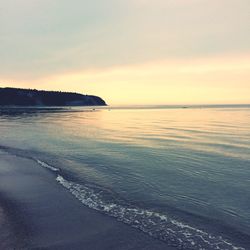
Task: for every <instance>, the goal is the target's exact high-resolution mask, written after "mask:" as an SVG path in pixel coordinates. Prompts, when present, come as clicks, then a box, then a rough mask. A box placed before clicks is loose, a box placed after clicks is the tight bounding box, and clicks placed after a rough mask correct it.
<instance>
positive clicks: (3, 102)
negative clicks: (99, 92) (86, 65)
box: [0, 88, 106, 106]
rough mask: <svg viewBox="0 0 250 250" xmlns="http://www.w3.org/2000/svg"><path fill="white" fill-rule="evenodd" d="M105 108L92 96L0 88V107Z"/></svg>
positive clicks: (102, 103)
mask: <svg viewBox="0 0 250 250" xmlns="http://www.w3.org/2000/svg"><path fill="white" fill-rule="evenodd" d="M7 105H8V106H10V105H11V106H106V103H105V101H104V100H103V99H102V98H100V97H98V96H92V95H82V94H78V93H68V92H57V91H40V90H30V89H16V88H0V106H7Z"/></svg>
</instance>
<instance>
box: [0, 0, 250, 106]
mask: <svg viewBox="0 0 250 250" xmlns="http://www.w3.org/2000/svg"><path fill="white" fill-rule="evenodd" d="M249 9H250V1H248V0H220V1H211V0H185V1H184V0H155V1H149V0H126V1H124V0H106V1H100V0H92V1H87V0H72V1H68V0H55V1H49V0H36V1H31V0H27V1H25V3H24V2H23V1H20V0H9V1H4V3H2V5H1V10H0V32H1V38H0V39H1V40H0V42H1V46H0V55H1V60H0V87H5V86H11V87H22V88H26V87H28V88H33V89H34V88H36V89H46V90H63V91H72V92H80V93H83V94H93V95H99V96H101V97H103V98H104V99H105V100H106V102H107V103H108V104H111V105H112V104H114V105H120V104H196V103H203V104H206V103H207V104H209V103H213V104H216V103H250V32H249V23H250V15H249ZM59 10H60V11H59Z"/></svg>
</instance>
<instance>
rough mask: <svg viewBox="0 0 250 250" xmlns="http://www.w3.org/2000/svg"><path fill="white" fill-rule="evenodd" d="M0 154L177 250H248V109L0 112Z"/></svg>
mask: <svg viewBox="0 0 250 250" xmlns="http://www.w3.org/2000/svg"><path fill="white" fill-rule="evenodd" d="M0 134H1V137H0V148H1V149H3V150H5V151H8V152H9V153H12V154H17V155H21V156H23V157H28V158H32V159H34V160H35V161H37V163H38V164H39V165H40V166H41V167H45V168H48V171H55V172H57V179H56V180H55V181H58V183H59V184H62V185H63V186H64V187H65V188H66V189H67V190H68V191H69V192H71V193H72V195H74V196H75V197H76V198H77V199H79V200H80V201H81V202H82V203H83V205H87V206H88V207H91V208H93V209H95V210H98V211H100V212H102V213H105V214H107V215H109V216H112V217H115V218H116V219H117V220H120V221H122V222H124V223H126V224H129V225H131V226H132V227H136V228H138V229H139V230H142V231H144V232H145V233H147V234H149V235H151V236H152V237H155V238H158V239H161V240H163V241H165V242H166V243H167V244H169V245H173V246H177V247H179V248H180V249H249V248H250V245H249V244H250V106H213V107H191V108H180V107H164V106H162V107H130V108H110V107H109V108H102V109H99V108H98V109H97V108H96V109H91V108H2V109H0Z"/></svg>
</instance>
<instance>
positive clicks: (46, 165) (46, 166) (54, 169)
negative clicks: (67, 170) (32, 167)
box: [35, 159, 59, 172]
mask: <svg viewBox="0 0 250 250" xmlns="http://www.w3.org/2000/svg"><path fill="white" fill-rule="evenodd" d="M35 161H36V162H37V163H38V164H39V165H40V166H42V167H44V168H48V169H50V170H52V171H54V172H58V171H59V169H58V168H55V167H53V166H51V165H49V164H48V163H46V162H43V161H41V160H38V159H35Z"/></svg>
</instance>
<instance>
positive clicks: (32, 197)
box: [0, 152, 174, 250]
mask: <svg viewBox="0 0 250 250" xmlns="http://www.w3.org/2000/svg"><path fill="white" fill-rule="evenodd" d="M7 225H8V226H7ZM2 239H4V240H2ZM0 241H1V243H0V249H67V250H68V249H72V250H74V249H84V250H94V249H97V250H98V249H100V250H105V249H107V250H112V249H114V250H127V249H134V250H140V249H145V250H158V249H165V250H173V249H174V248H172V247H169V246H167V245H166V243H164V242H161V241H159V240H156V239H153V238H151V237H149V236H148V235H146V234H144V233H143V232H141V231H139V230H137V229H134V228H132V227H130V226H128V225H125V224H123V223H121V222H118V221H116V220H115V219H114V218H111V217H108V216H106V215H103V214H101V213H98V212H96V211H95V210H92V209H89V208H87V207H85V206H83V205H82V204H81V203H80V202H79V201H78V200H76V199H75V198H74V197H73V196H72V195H71V194H70V193H69V192H68V191H67V190H66V189H64V188H63V187H62V186H61V185H59V184H58V183H57V182H56V181H55V175H54V174H53V173H51V172H49V171H47V170H46V169H43V168H41V167H40V166H38V165H37V164H36V163H35V162H34V161H32V160H29V159H24V158H21V157H17V156H13V155H9V154H7V153H3V152H2V153H0ZM1 244H2V245H1Z"/></svg>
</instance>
